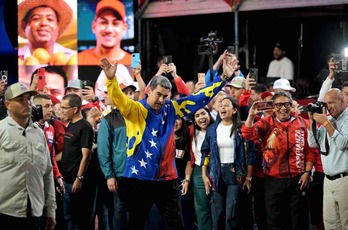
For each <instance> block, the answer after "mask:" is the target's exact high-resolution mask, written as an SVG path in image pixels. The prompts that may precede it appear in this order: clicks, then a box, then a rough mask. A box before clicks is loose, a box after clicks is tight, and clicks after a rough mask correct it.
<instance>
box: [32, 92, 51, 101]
mask: <svg viewBox="0 0 348 230" xmlns="http://www.w3.org/2000/svg"><path fill="white" fill-rule="evenodd" d="M35 99H46V100H52V99H51V98H50V96H48V95H47V94H44V93H40V94H37V95H35V96H34V98H33V100H35Z"/></svg>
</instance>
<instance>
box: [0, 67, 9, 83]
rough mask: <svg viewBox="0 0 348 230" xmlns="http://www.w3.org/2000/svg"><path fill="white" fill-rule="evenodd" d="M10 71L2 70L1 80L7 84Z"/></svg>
mask: <svg viewBox="0 0 348 230" xmlns="http://www.w3.org/2000/svg"><path fill="white" fill-rule="evenodd" d="M7 76H8V71H7V70H4V71H1V80H2V81H3V82H4V83H5V84H6V85H7V79H8V77H7Z"/></svg>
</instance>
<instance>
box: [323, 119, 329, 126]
mask: <svg viewBox="0 0 348 230" xmlns="http://www.w3.org/2000/svg"><path fill="white" fill-rule="evenodd" d="M330 123H331V122H330V121H329V120H326V121H325V122H324V123H323V126H324V127H326V126H327V125H328V124H330Z"/></svg>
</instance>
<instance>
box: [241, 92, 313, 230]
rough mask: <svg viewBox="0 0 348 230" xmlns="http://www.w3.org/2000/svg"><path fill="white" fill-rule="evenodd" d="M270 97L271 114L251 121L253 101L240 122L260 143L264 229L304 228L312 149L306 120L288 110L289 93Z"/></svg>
mask: <svg viewBox="0 0 348 230" xmlns="http://www.w3.org/2000/svg"><path fill="white" fill-rule="evenodd" d="M272 99H273V106H274V113H273V114H272V115H270V116H266V117H262V118H261V119H260V120H258V121H257V122H255V123H254V118H255V116H256V115H258V113H259V112H260V111H258V110H257V102H255V103H253V105H252V106H251V107H250V110H249V115H248V118H247V120H246V121H245V124H243V126H242V134H243V137H245V138H247V139H248V140H254V141H259V142H260V145H261V150H262V155H263V160H262V164H263V165H262V166H263V174H264V198H265V207H266V213H267V217H266V218H267V225H268V229H269V230H273V229H277V230H278V229H288V228H287V227H288V226H291V227H292V229H308V218H309V216H308V207H307V201H306V191H307V185H308V183H309V180H310V174H311V170H312V165H313V162H314V149H312V148H310V147H309V146H308V144H307V142H306V139H307V124H306V121H305V120H304V119H303V118H302V117H300V116H297V115H295V114H293V113H292V112H291V109H292V97H291V94H290V93H289V92H284V91H280V92H277V93H275V94H274V96H273V98H272ZM289 212H290V213H291V218H289V217H288V213H289Z"/></svg>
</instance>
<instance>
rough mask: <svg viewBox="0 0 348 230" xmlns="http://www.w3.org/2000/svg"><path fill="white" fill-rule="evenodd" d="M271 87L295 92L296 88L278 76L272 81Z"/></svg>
mask: <svg viewBox="0 0 348 230" xmlns="http://www.w3.org/2000/svg"><path fill="white" fill-rule="evenodd" d="M273 89H281V90H287V91H291V92H296V89H295V88H293V87H291V86H290V82H289V80H287V79H284V78H280V79H278V80H276V81H275V82H274V83H273Z"/></svg>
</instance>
